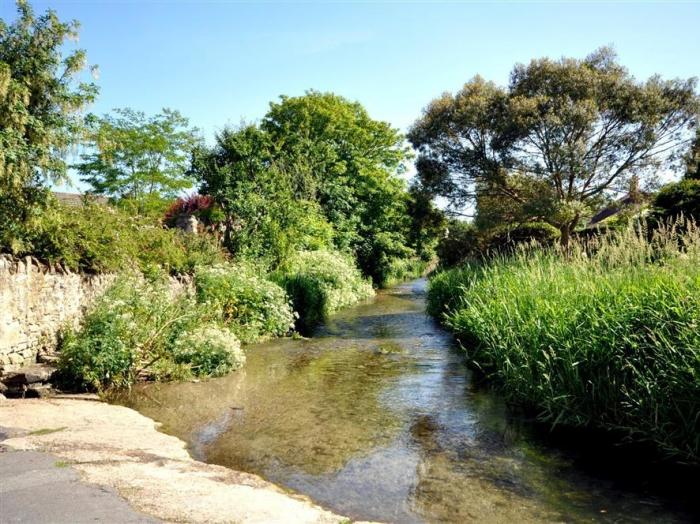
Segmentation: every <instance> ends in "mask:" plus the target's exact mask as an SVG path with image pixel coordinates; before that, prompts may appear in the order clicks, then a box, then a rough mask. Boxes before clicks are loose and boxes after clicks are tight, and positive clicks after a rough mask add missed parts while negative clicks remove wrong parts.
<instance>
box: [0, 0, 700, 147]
mask: <svg viewBox="0 0 700 524" xmlns="http://www.w3.org/2000/svg"><path fill="white" fill-rule="evenodd" d="M33 5H34V7H35V9H36V10H37V11H44V10H45V9H46V8H48V7H51V8H53V9H55V10H56V11H57V12H58V14H59V17H61V18H62V19H71V18H76V19H78V20H80V21H81V23H82V30H81V36H80V42H79V43H78V44H77V45H79V46H80V47H82V48H84V49H86V50H87V52H88V57H89V60H90V63H94V64H98V65H99V67H100V78H99V80H98V83H99V85H100V86H101V94H100V97H99V100H98V102H97V103H96V104H95V105H94V107H93V108H92V111H94V112H98V113H103V112H107V111H109V110H110V109H112V108H114V107H124V106H130V107H134V108H136V109H140V110H143V111H146V112H149V113H150V112H156V111H158V110H159V109H160V108H162V107H172V108H175V109H179V110H180V111H181V112H182V113H183V114H185V116H187V117H189V118H190V119H191V121H192V123H193V124H194V125H196V126H198V127H199V128H201V129H202V131H203V133H204V135H205V136H206V137H207V138H208V139H209V140H211V138H212V137H213V135H214V132H215V131H216V130H218V129H221V128H222V127H223V126H224V125H226V124H227V123H233V124H236V123H238V122H239V121H240V120H241V119H245V120H256V119H259V118H260V117H262V116H263V115H264V113H265V111H266V109H267V105H268V103H269V101H270V100H273V99H275V98H277V97H278V96H279V95H281V94H287V95H298V94H302V93H303V92H304V91H305V90H307V89H310V88H313V89H317V90H322V91H333V92H336V93H338V94H341V95H343V96H345V97H348V98H351V99H355V100H358V101H360V102H361V103H362V104H364V105H365V106H366V107H367V109H368V110H369V112H370V114H371V115H372V116H373V117H375V118H379V119H382V120H387V121H389V122H391V123H392V124H393V125H394V126H396V127H398V128H401V129H406V128H407V127H408V126H409V125H410V124H411V123H412V122H413V121H414V120H415V119H416V118H417V117H418V116H419V115H420V112H421V109H422V108H423V107H424V106H425V105H426V104H427V103H428V102H429V101H430V100H431V98H433V97H435V96H437V95H439V94H440V93H442V92H443V91H446V90H447V91H454V90H456V89H458V88H459V87H460V86H461V84H462V83H464V82H465V81H466V80H468V79H469V78H471V77H472V76H473V75H475V74H481V75H482V76H483V77H485V78H487V79H489V80H494V81H496V82H499V83H505V82H506V81H507V79H508V73H509V71H510V69H511V67H512V66H513V64H514V63H516V62H523V61H528V60H529V59H531V58H534V57H540V56H551V57H559V56H562V55H564V56H574V57H583V56H585V55H586V54H588V53H589V52H591V51H593V50H594V49H595V48H597V47H599V46H602V45H613V46H614V47H615V49H616V50H617V52H618V54H619V55H620V60H621V61H622V63H623V64H625V65H626V66H627V67H628V68H629V69H630V70H631V71H632V73H633V74H634V75H635V76H637V77H638V78H646V77H648V76H649V75H651V74H653V73H660V74H661V75H662V76H664V77H690V76H696V75H700V3H698V2H684V3H680V2H679V3H674V2H616V3H604V2H576V3H573V2H539V3H524V2H488V3H487V2H384V3H375V2H347V3H339V2H303V3H302V2H299V3H297V2H232V1H219V2H182V1H169V2H168V1H160V2H152V1H102V0H83V1H70V0H53V1H35V2H33ZM0 16H2V18H3V19H4V20H6V21H8V20H12V19H13V18H14V16H15V14H14V2H13V0H0Z"/></svg>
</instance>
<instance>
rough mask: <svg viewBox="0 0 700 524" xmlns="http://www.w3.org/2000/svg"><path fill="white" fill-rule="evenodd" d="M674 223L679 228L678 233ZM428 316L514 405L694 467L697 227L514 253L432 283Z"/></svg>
mask: <svg viewBox="0 0 700 524" xmlns="http://www.w3.org/2000/svg"><path fill="white" fill-rule="evenodd" d="M678 226H680V227H678ZM428 302H429V310H430V312H431V313H432V314H433V315H436V316H438V317H440V318H441V319H442V320H443V321H444V322H445V324H446V325H447V326H448V327H449V328H450V329H452V330H453V331H454V332H455V333H456V334H457V336H458V337H459V339H460V340H461V341H462V343H463V345H464V347H465V349H466V351H467V354H468V356H469V359H470V360H471V361H472V362H473V363H474V364H475V365H476V366H477V367H479V368H480V369H482V370H483V371H484V372H485V373H486V374H487V375H488V376H489V377H490V378H492V379H493V380H494V381H495V382H496V383H498V384H499V385H500V386H501V387H502V390H503V391H504V392H505V394H506V395H507V397H508V398H509V399H510V400H511V401H512V402H514V403H517V404H520V405H522V406H525V407H527V408H531V409H534V410H535V411H536V412H537V414H538V416H539V417H540V419H542V420H544V421H547V422H549V423H551V424H553V425H557V424H563V425H570V426H584V427H585V426H590V427H598V428H603V429H606V430H611V431H615V432H620V433H624V434H626V435H628V436H630V437H631V438H633V439H635V440H647V441H651V442H653V443H654V444H656V445H657V446H658V447H659V448H661V449H663V450H664V451H667V452H669V453H672V454H674V455H676V456H678V457H679V458H681V459H684V460H694V461H697V460H698V459H700V441H699V440H698V435H699V434H700V419H698V417H697V414H698V412H700V381H699V380H698V377H700V353H699V351H700V331H698V325H700V231H699V230H698V228H697V226H695V225H693V224H692V223H683V224H678V225H674V226H672V227H670V226H669V227H664V228H661V229H659V230H657V231H656V232H654V233H653V234H651V239H649V236H648V234H647V232H646V231H643V230H636V231H635V230H633V229H628V230H627V231H625V232H622V233H618V234H616V235H612V236H608V237H602V238H599V239H594V240H591V241H589V242H587V243H585V244H584V243H579V242H574V243H572V245H571V246H570V248H569V249H568V250H566V251H562V250H560V249H541V248H536V249H530V250H527V249H522V250H519V251H518V253H517V254H515V255H513V256H510V257H494V258H493V259H491V260H489V261H484V262H482V263H472V264H467V265H464V266H462V267H458V268H455V269H452V270H448V271H445V272H442V273H440V274H438V275H436V276H435V277H434V278H433V279H432V280H431V282H430V290H429V294H428Z"/></svg>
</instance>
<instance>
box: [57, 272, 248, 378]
mask: <svg viewBox="0 0 700 524" xmlns="http://www.w3.org/2000/svg"><path fill="white" fill-rule="evenodd" d="M216 320H217V319H216V318H214V316H213V315H210V314H209V308H207V307H202V306H201V305H199V304H198V303H197V302H196V301H195V300H194V298H193V297H191V296H190V295H189V294H187V293H180V294H178V295H177V296H175V295H174V294H173V291H172V290H171V289H170V287H169V285H168V281H167V280H166V279H163V278H158V277H155V278H151V279H145V278H143V277H142V276H139V275H125V276H122V277H119V278H118V279H117V281H116V282H115V283H114V285H113V286H112V287H111V288H110V289H109V290H108V291H107V292H106V293H105V294H104V295H103V296H102V297H100V299H99V300H98V302H97V305H96V306H95V307H94V308H93V310H92V311H91V312H90V313H89V314H88V315H87V316H86V318H85V319H84V322H83V324H82V326H81V327H80V328H79V329H77V330H68V331H67V332H66V333H65V334H64V338H63V341H62V347H61V353H60V361H59V373H60V375H61V379H62V380H63V381H64V383H66V384H68V385H70V386H71V387H82V388H87V389H93V390H101V389H103V388H105V387H113V386H116V387H128V386H130V385H131V384H133V383H134V382H135V381H136V380H137V379H139V378H145V377H151V378H159V379H163V378H166V379H170V378H187V377H189V376H192V375H218V374H223V373H225V372H227V371H230V370H233V369H236V368H238V367H240V366H241V365H243V363H244V361H245V355H244V354H243V352H242V350H241V348H240V342H239V341H238V339H237V338H236V336H235V334H234V333H232V332H231V331H229V330H228V329H226V328H225V327H223V326H221V325H220V324H219V323H217V322H216Z"/></svg>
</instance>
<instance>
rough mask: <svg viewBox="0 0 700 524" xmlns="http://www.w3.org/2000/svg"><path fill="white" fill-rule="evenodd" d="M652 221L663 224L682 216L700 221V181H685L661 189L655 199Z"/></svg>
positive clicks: (689, 179)
mask: <svg viewBox="0 0 700 524" xmlns="http://www.w3.org/2000/svg"><path fill="white" fill-rule="evenodd" d="M653 206H654V211H653V214H652V219H653V220H655V221H659V222H663V221H665V220H667V219H669V218H677V217H679V216H680V215H683V216H685V217H686V218H690V219H693V220H695V221H700V179H691V178H688V179H685V180H681V181H680V182H675V183H673V184H668V185H666V186H664V187H663V188H661V190H660V191H659V192H658V193H657V194H656V197H655V198H654V203H653Z"/></svg>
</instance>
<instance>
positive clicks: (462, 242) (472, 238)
mask: <svg viewBox="0 0 700 524" xmlns="http://www.w3.org/2000/svg"><path fill="white" fill-rule="evenodd" d="M483 251H484V238H483V235H482V234H481V233H480V232H479V230H478V229H477V228H476V226H475V225H474V224H473V223H471V222H465V221H463V220H451V221H450V222H449V224H448V228H447V235H445V236H444V237H443V238H441V239H440V240H439V242H438V245H437V248H436V252H437V256H438V259H439V260H440V265H441V266H442V267H452V266H455V265H457V264H459V263H460V262H464V261H465V260H472V259H479V258H481V256H482V253H483Z"/></svg>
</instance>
